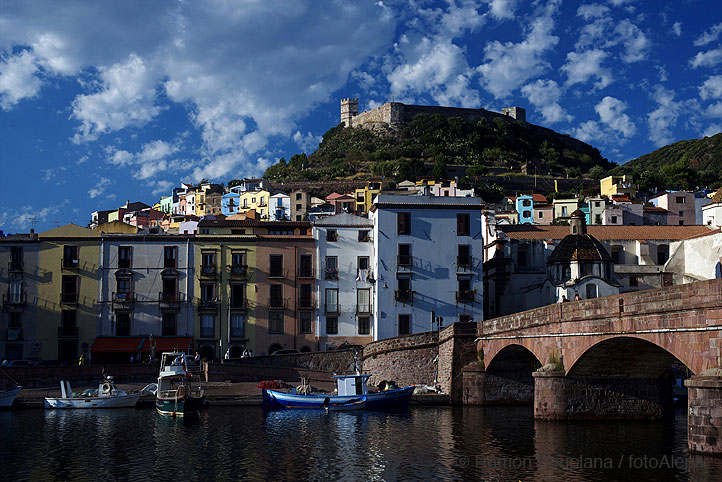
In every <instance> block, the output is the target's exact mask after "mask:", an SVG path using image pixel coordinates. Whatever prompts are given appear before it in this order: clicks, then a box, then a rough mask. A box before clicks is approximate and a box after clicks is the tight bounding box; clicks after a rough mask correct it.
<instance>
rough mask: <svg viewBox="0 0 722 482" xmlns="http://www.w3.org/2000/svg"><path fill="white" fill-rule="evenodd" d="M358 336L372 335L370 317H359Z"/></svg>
mask: <svg viewBox="0 0 722 482" xmlns="http://www.w3.org/2000/svg"><path fill="white" fill-rule="evenodd" d="M358 334H359V335H370V334H371V317H370V316H359V317H358Z"/></svg>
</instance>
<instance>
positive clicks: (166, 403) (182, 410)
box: [155, 397, 203, 417]
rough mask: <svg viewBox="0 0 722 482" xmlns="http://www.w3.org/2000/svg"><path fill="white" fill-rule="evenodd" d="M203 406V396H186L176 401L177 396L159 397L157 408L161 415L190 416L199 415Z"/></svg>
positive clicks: (156, 402) (156, 403)
mask: <svg viewBox="0 0 722 482" xmlns="http://www.w3.org/2000/svg"><path fill="white" fill-rule="evenodd" d="M201 407H203V398H198V397H184V398H182V399H179V400H178V402H177V403H176V399H175V398H157V399H156V401H155V408H156V410H157V411H158V413H160V414H161V415H168V416H170V417H188V416H191V415H198V414H199V413H200V410H201Z"/></svg>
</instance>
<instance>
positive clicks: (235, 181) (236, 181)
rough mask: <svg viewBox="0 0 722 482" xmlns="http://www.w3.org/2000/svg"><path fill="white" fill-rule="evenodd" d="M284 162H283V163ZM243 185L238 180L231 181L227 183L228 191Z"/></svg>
mask: <svg viewBox="0 0 722 482" xmlns="http://www.w3.org/2000/svg"><path fill="white" fill-rule="evenodd" d="M284 162H285V161H284ZM242 183H243V181H241V180H240V179H231V180H230V181H228V189H230V188H232V187H236V186H240V185H241V184H242Z"/></svg>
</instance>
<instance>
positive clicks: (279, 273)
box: [269, 254, 283, 278]
mask: <svg viewBox="0 0 722 482" xmlns="http://www.w3.org/2000/svg"><path fill="white" fill-rule="evenodd" d="M269 264H270V266H271V270H270V273H269V276H270V277H271V278H283V255H282V254H272V255H271V256H270V263H269Z"/></svg>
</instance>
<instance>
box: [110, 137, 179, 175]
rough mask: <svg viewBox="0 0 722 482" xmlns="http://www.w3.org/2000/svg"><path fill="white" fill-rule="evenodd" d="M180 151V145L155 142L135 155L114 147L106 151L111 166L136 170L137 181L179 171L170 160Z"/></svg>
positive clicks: (145, 145) (146, 145) (145, 146)
mask: <svg viewBox="0 0 722 482" xmlns="http://www.w3.org/2000/svg"><path fill="white" fill-rule="evenodd" d="M178 150H179V146H178V145H175V144H170V143H168V142H165V141H162V140H155V141H152V142H148V143H146V144H143V146H142V147H141V149H140V151H139V152H137V153H135V154H132V153H130V152H128V151H126V150H123V149H115V148H113V147H107V148H106V150H105V151H106V155H107V160H108V162H109V163H110V164H113V165H115V166H118V167H127V168H132V169H134V172H132V176H133V177H134V178H136V179H148V178H150V177H152V176H154V175H155V174H157V173H159V172H163V171H167V170H169V169H172V168H174V169H177V167H178V166H175V165H173V166H171V163H170V160H171V159H170V158H171V157H172V156H173V155H174V154H175V153H176V152H178Z"/></svg>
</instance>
